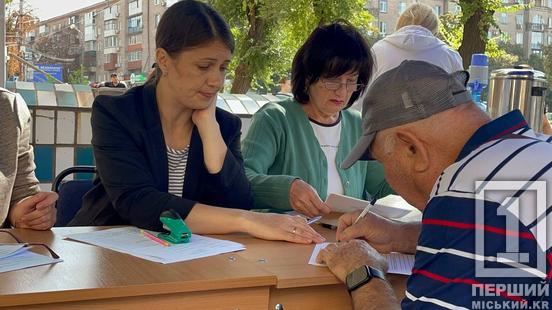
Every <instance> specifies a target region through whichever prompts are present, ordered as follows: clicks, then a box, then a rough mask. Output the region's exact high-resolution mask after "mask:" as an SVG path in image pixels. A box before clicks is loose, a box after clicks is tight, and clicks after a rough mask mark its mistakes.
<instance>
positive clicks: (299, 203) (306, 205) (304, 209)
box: [289, 179, 330, 217]
mask: <svg viewBox="0 0 552 310" xmlns="http://www.w3.org/2000/svg"><path fill="white" fill-rule="evenodd" d="M289 201H290V203H291V207H292V208H293V210H295V211H297V212H299V213H303V214H304V215H306V216H308V217H313V216H317V215H320V214H328V213H330V207H328V205H326V203H325V202H323V201H322V200H321V199H320V196H318V193H317V192H316V190H315V189H314V187H312V186H310V184H308V183H306V182H305V181H303V180H300V179H296V180H294V181H293V182H292V183H291V187H290V189H289Z"/></svg>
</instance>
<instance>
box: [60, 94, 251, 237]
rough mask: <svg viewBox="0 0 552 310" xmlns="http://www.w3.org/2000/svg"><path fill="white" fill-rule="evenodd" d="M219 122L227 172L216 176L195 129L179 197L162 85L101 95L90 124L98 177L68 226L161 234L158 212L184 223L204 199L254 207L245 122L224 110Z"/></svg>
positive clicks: (207, 202) (234, 205)
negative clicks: (160, 98) (162, 112)
mask: <svg viewBox="0 0 552 310" xmlns="http://www.w3.org/2000/svg"><path fill="white" fill-rule="evenodd" d="M216 119H217V122H218V123H219V126H220V131H221V134H222V138H223V139H224V142H226V145H227V146H228V152H227V153H226V158H225V159H224V165H223V167H222V170H221V171H220V172H219V173H217V174H210V173H209V172H208V171H207V169H206V168H205V164H204V161H203V144H202V143H201V137H200V136H199V132H198V130H197V127H194V129H193V131H192V137H191V141H190V148H189V153H188V162H187V166H186V174H185V179H184V187H183V191H182V198H180V197H178V196H175V195H171V194H169V193H168V178H169V172H168V160H167V149H166V145H165V140H164V137H163V130H162V128H161V120H160V117H159V110H158V108H157V101H156V97H155V85H145V86H138V87H134V88H132V89H130V90H129V91H127V92H126V93H125V94H123V95H121V96H98V97H97V98H96V99H95V100H94V104H93V106H92V120H91V121H92V145H93V147H94V156H95V158H96V166H97V170H98V177H97V178H96V179H95V180H94V187H93V188H92V190H90V191H89V192H88V193H87V194H86V195H85V196H84V198H83V206H82V208H81V209H80V210H79V212H78V213H77V214H76V215H75V218H74V219H73V220H72V221H71V222H70V223H69V225H70V226H81V225H119V224H130V225H134V226H138V227H141V228H145V229H152V230H157V231H159V230H161V227H162V225H161V222H160V221H159V215H160V214H161V212H162V211H164V210H168V209H174V210H176V211H177V212H179V213H180V215H181V216H182V218H186V216H187V215H188V213H189V212H190V210H191V209H192V207H193V206H194V205H195V204H196V203H198V202H200V203H204V204H209V205H213V206H219V207H226V208H237V209H246V210H249V209H250V208H251V207H252V205H253V198H252V195H251V188H250V185H249V182H248V180H247V178H246V177H245V172H244V168H243V159H242V155H241V150H240V136H241V121H240V119H239V118H238V117H237V116H235V115H233V114H231V113H228V112H226V111H224V110H221V109H219V108H217V109H216Z"/></svg>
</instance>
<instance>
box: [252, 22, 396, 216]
mask: <svg viewBox="0 0 552 310" xmlns="http://www.w3.org/2000/svg"><path fill="white" fill-rule="evenodd" d="M372 65H373V61H372V57H371V54H370V48H369V46H368V43H367V42H366V40H365V39H364V37H363V36H362V35H361V34H360V33H359V32H358V31H357V30H356V29H355V28H354V27H352V26H350V25H346V24H343V23H332V24H329V25H326V26H321V27H318V28H317V29H315V30H314V31H313V33H312V34H311V35H310V37H309V38H308V39H307V41H306V42H305V43H304V44H303V46H302V47H301V48H300V49H299V51H298V52H297V54H296V55H295V58H294V60H293V65H292V83H293V96H294V98H293V99H290V100H287V101H283V102H278V103H268V104H266V105H265V106H263V107H262V108H261V109H260V110H259V111H258V112H257V113H255V115H253V120H252V123H251V127H250V128H249V130H248V133H247V136H246V137H245V139H244V140H243V142H242V148H243V155H244V164H245V172H246V175H247V178H248V179H249V181H250V182H251V187H252V191H253V198H254V203H255V207H256V208H278V209H283V210H291V209H293V210H296V211H298V212H301V213H303V214H305V215H307V216H315V215H318V214H326V213H329V212H330V209H329V207H328V206H327V205H326V204H325V203H324V200H325V199H326V196H327V195H328V194H329V193H338V194H344V195H347V196H351V197H355V198H361V199H370V198H373V197H382V196H385V195H387V194H390V193H392V190H391V188H390V187H389V186H388V185H387V182H386V181H385V178H384V175H383V169H382V167H381V166H380V165H379V164H378V163H376V162H358V163H356V164H355V165H354V166H353V167H351V168H350V169H347V170H343V169H341V168H340V164H341V162H342V161H343V160H344V159H345V156H346V155H347V154H348V153H349V151H350V150H351V149H352V147H353V146H354V145H355V143H356V141H358V139H359V138H360V135H361V133H362V128H361V127H362V125H361V116H360V113H359V112H358V111H353V110H349V109H348V108H349V107H350V106H351V105H352V103H353V102H354V101H355V100H356V99H358V97H359V95H360V93H361V92H362V89H363V87H364V85H366V83H367V82H368V80H369V78H370V74H371V68H372Z"/></svg>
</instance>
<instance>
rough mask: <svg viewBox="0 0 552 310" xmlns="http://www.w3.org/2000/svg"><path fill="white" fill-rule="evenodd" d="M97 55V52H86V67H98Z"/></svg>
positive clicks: (84, 61) (84, 62) (84, 60)
mask: <svg viewBox="0 0 552 310" xmlns="http://www.w3.org/2000/svg"><path fill="white" fill-rule="evenodd" d="M96 55H97V53H96V51H86V52H84V55H83V56H84V59H83V65H84V66H85V67H96V65H97V59H96Z"/></svg>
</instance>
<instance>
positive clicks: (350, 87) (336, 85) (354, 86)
mask: <svg viewBox="0 0 552 310" xmlns="http://www.w3.org/2000/svg"><path fill="white" fill-rule="evenodd" d="M321 82H322V85H324V87H326V89H327V90H339V89H340V88H341V86H343V85H345V89H346V90H347V91H348V92H355V91H357V90H360V89H363V88H364V86H365V85H364V84H358V83H341V82H340V81H337V80H322V81H321Z"/></svg>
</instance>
